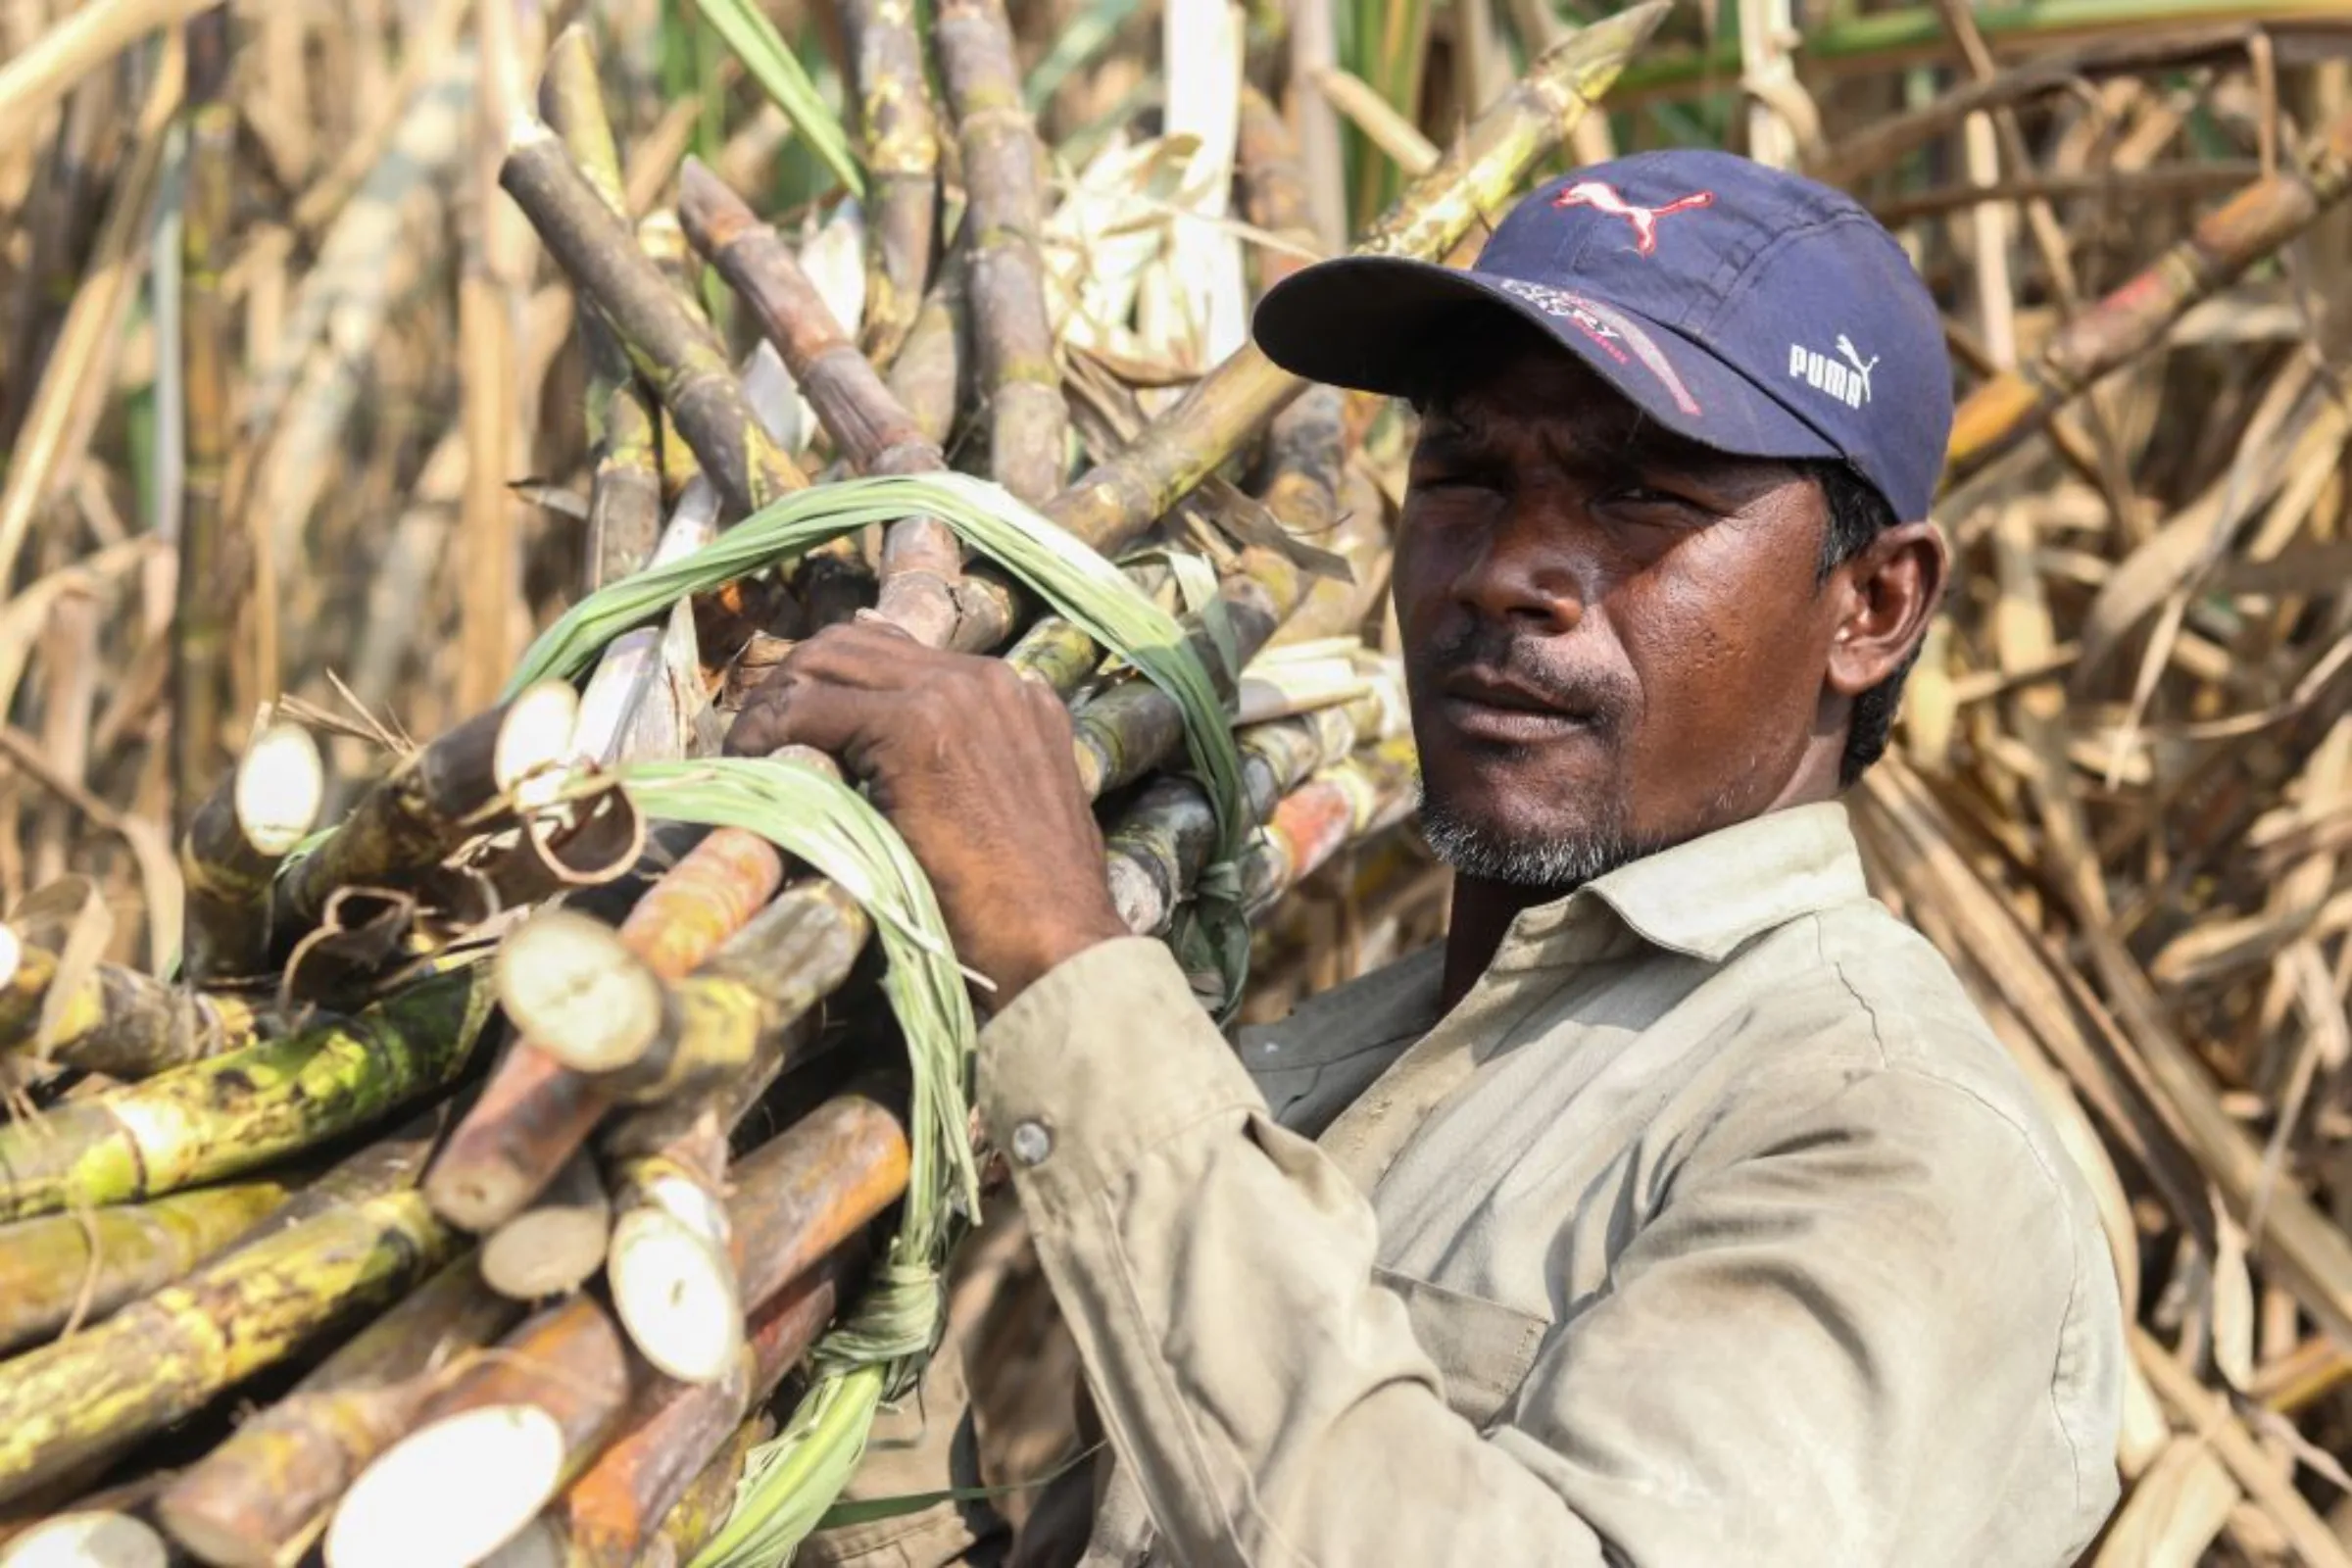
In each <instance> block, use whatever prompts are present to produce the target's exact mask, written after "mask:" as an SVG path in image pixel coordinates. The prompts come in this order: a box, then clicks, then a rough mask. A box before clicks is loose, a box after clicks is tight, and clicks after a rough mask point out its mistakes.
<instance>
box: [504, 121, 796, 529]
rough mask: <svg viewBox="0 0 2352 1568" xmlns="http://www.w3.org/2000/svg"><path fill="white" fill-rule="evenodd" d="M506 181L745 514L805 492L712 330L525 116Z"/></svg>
mask: <svg viewBox="0 0 2352 1568" xmlns="http://www.w3.org/2000/svg"><path fill="white" fill-rule="evenodd" d="M499 183H500V185H501V186H503V187H504V188H505V189H506V191H507V193H508V194H509V195H511V196H513V197H514V198H515V205H517V206H518V207H520V208H521V209H522V210H523V212H524V214H525V215H526V216H528V217H529V219H530V221H531V225H532V227H534V228H536V229H537V230H538V231H539V237H540V238H541V240H543V241H544V242H545V243H546V245H547V249H548V253H549V254H550V255H551V256H553V257H554V258H555V259H556V261H557V264H558V265H559V266H561V267H562V268H563V269H564V272H565V274H566V275H568V276H569V277H570V278H571V280H572V282H573V284H574V285H575V286H576V287H578V288H579V289H580V290H581V292H582V293H584V294H585V295H587V296H588V297H589V299H590V300H591V301H592V302H593V303H594V304H595V306H596V307H597V309H599V310H601V311H602V312H603V313H604V315H605V318H606V319H607V320H608V321H610V322H611V323H612V325H613V331H614V332H615V333H616V334H617V335H618V336H619V338H620V340H621V342H622V344H623V345H624V346H625V347H626V348H627V349H628V353H629V360H630V363H631V364H633V365H635V366H636V368H637V371H638V373H639V374H640V375H642V376H644V377H645V379H646V382H647V384H648V385H650V386H651V387H652V388H653V389H654V391H655V393H656V394H657V395H658V396H659V397H660V398H661V400H662V407H664V408H666V409H668V410H669V411H670V413H671V415H672V416H673V417H675V418H676V420H677V428H678V432H679V434H680V435H681V436H682V437H683V438H684V439H685V441H686V443H687V445H688V446H690V447H691V448H692V449H693V451H694V455H695V457H696V459H697V460H698V461H699V462H700V464H701V465H702V468H703V471H704V472H705V473H707V474H709V475H710V476H711V482H712V483H714V484H716V485H717V486H718V489H719V493H720V494H721V495H723V496H724V497H725V498H726V499H727V501H728V503H729V504H730V505H731V506H732V507H734V508H735V510H736V511H737V512H738V513H739V514H748V513H752V512H757V511H758V510H760V508H761V507H763V506H765V505H766V504H767V503H768V502H770V501H773V500H775V499H776V498H777V497H779V496H782V495H785V494H787V493H789V492H791V491H794V490H799V489H804V488H806V487H807V485H808V483H809V479H808V476H807V475H806V474H804V473H803V472H801V470H800V468H799V466H797V465H795V464H794V463H793V461H792V459H791V458H790V457H789V456H787V455H786V454H785V452H784V451H783V449H782V448H780V447H778V446H777V445H776V444H775V442H774V441H772V440H770V439H769V437H768V434H767V432H766V430H764V429H763V428H761V427H760V421H759V420H758V419H757V418H756V417H754V416H753V414H752V409H751V405H750V404H749V403H747V402H746V401H745V399H744V393H743V386H742V383H741V382H739V381H737V380H736V378H735V373H734V371H733V370H732V369H730V368H728V365H727V360H726V353H725V351H724V350H723V349H722V348H721V347H720V346H719V343H718V340H717V338H716V337H715V336H713V335H712V333H711V329H710V327H709V326H708V325H707V324H706V323H704V322H703V321H701V320H699V319H696V317H695V315H694V314H693V312H692V310H691V308H690V307H689V306H688V304H687V302H686V301H685V300H684V299H682V298H680V297H679V295H678V291H677V290H676V289H675V288H674V287H672V286H671V284H670V282H669V280H668V279H666V278H664V277H663V276H662V273H661V271H660V270H659V269H658V268H656V267H655V266H654V264H653V263H652V262H651V261H649V260H648V259H647V258H646V255H645V253H644V252H643V251H642V250H641V249H639V248H638V245H637V242H636V239H635V238H634V236H632V235H631V233H630V232H629V228H628V225H627V224H625V223H624V222H622V221H620V220H619V219H618V218H616V217H614V216H613V212H612V210H611V209H610V208H608V207H606V206H605V204H604V200H603V198H601V197H600V196H598V195H597V193H596V187H595V186H594V185H592V184H590V183H589V181H588V177H587V176H586V175H585V174H583V173H581V172H580V169H579V166H578V165H577V164H575V163H573V162H572V160H571V158H570V156H569V155H568V154H567V153H565V151H564V144H563V143H562V142H560V141H558V140H557V139H556V137H555V134H554V133H553V132H552V131H550V130H549V129H548V128H547V127H546V126H545V125H543V124H540V123H538V122H536V121H533V120H528V119H524V120H520V121H518V122H517V123H516V125H515V131H514V135H513V139H512V142H511V145H510V146H509V148H508V152H507V158H506V162H505V164H504V165H503V166H501V168H500V170H499Z"/></svg>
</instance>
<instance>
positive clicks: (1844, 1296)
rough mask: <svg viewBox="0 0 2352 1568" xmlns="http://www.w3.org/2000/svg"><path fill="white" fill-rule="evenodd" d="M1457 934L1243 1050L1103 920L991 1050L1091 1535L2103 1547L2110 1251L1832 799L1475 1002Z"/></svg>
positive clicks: (1341, 1543)
mask: <svg viewBox="0 0 2352 1568" xmlns="http://www.w3.org/2000/svg"><path fill="white" fill-rule="evenodd" d="M1439 957H1440V956H1439V955H1438V954H1436V953H1434V952H1433V953H1429V954H1424V955H1421V956H1417V957H1414V958H1410V959H1407V960H1405V961H1403V962H1401V963H1398V964H1397V965H1394V966H1392V967H1390V968H1388V969H1386V970H1383V971H1381V972H1380V973H1377V974H1375V975H1372V976H1368V977H1366V978H1365V979H1363V980H1361V981H1358V982H1356V983H1354V984H1352V985H1349V986H1348V987H1345V988H1343V989H1341V990H1339V991H1336V992H1333V993H1331V994H1330V995H1328V996H1325V997H1322V998H1318V999H1316V1000H1315V1001H1313V1002H1311V1003H1309V1004H1308V1005H1305V1006H1303V1007H1301V1008H1300V1009H1299V1011H1298V1012H1297V1013H1295V1014H1294V1015H1293V1016H1292V1017H1291V1018H1290V1019H1288V1020H1286V1021H1285V1022H1284V1023H1282V1024H1279V1025H1276V1026H1274V1027H1272V1028H1270V1029H1265V1030H1258V1031H1246V1032H1245V1033H1244V1035H1243V1038H1242V1039H1241V1041H1240V1042H1239V1047H1238V1050H1237V1049H1236V1048H1235V1047H1233V1046H1229V1045H1228V1044H1227V1042H1226V1041H1225V1040H1224V1039H1223V1038H1222V1036H1220V1034H1219V1033H1218V1031H1217V1030H1216V1028H1215V1027H1214V1026H1213V1024H1212V1023H1211V1021H1210V1020H1209V1019H1208V1017H1207V1016H1206V1015H1205V1014H1203V1013H1202V1012H1201V1010H1200V1008H1199V1007H1198V1006H1197V1005H1195V1003H1194V1001H1193V999H1192V996H1191V994H1190V993H1189V991H1188V990H1187V988H1186V985H1185V982H1184V978H1183V976H1182V975H1181V973H1180V972H1179V971H1178V969H1177V968H1176V966H1175V964H1174V962H1173V960H1172V959H1171V958H1170V957H1169V956H1168V955H1167V953H1166V951H1165V949H1164V948H1162V947H1161V946H1160V945H1159V944H1157V943H1154V942H1150V941H1144V940H1131V941H1125V942H1114V943H1109V944H1106V945H1103V946H1102V947H1099V948H1096V949H1093V950H1090V951H1089V952H1086V953H1084V954H1081V955H1080V956H1077V957H1074V958H1072V959H1070V960H1069V961H1068V962H1066V963H1064V964H1062V965H1061V966H1060V967H1058V968H1056V969H1055V970H1054V972H1053V973H1051V974H1049V975H1047V976H1046V977H1045V978H1044V979H1043V980H1041V981H1040V982H1038V983H1037V984H1036V985H1035V986H1033V987H1032V988H1031V989H1030V990H1029V991H1028V992H1026V993H1024V994H1023V995H1022V996H1021V997H1019V998H1018V999H1016V1000H1015V1001H1014V1003H1013V1004H1012V1005H1010V1006H1009V1007H1008V1008H1007V1009H1006V1010H1005V1013H1004V1014H1003V1015H1001V1016H1000V1017H998V1018H997V1019H996V1020H994V1021H993V1022H992V1023H991V1024H990V1025H989V1027H988V1028H987V1030H986V1031H985V1033H984V1036H983V1039H982V1042H981V1058H980V1059H981V1110H982V1114H983V1116H984V1118H985V1120H986V1123H987V1127H988V1131H989V1132H990V1134H991V1136H992V1137H993V1140H994V1142H995V1143H996V1144H997V1146H998V1147H1000V1148H1003V1149H1006V1150H1009V1151H1012V1152H1013V1153H1014V1160H1015V1181H1016V1184H1017V1186H1018V1189H1019V1196H1020V1199H1021V1202H1022V1205H1023V1208H1024V1210H1025V1212H1026V1214H1027V1216H1028V1219H1029V1222H1030V1224H1031V1226H1032V1228H1033V1230H1034V1234H1035V1240H1036V1244H1037V1247H1038V1250H1039V1253H1040V1256H1041V1258H1042V1260H1043V1262H1044V1265H1045V1268H1046V1270H1047V1273H1048V1276H1049V1278H1050V1279H1051V1281H1052V1284H1053V1286H1054V1295H1055V1298H1056V1299H1057V1300H1058V1302H1059V1304H1060V1307H1061V1310H1062V1312H1063V1315H1064V1317H1065V1319H1066V1320H1067V1322H1068V1324H1069V1327H1070V1329H1071V1331H1072V1333H1073V1334H1074V1336H1075V1338H1076V1341H1077V1344H1078V1347H1079V1349H1080V1353H1081V1355H1082V1356H1083V1358H1084V1362H1085V1366H1086V1371H1087V1381H1088V1384H1089V1387H1090V1389H1091V1391H1092V1394H1093V1397H1094V1400H1095V1403H1096V1406H1097V1408H1098V1410H1099V1412H1100V1414H1101V1417H1102V1422H1103V1429H1104V1431H1105V1432H1106V1433H1107V1434H1108V1435H1109V1438H1110V1441H1111V1444H1112V1446H1113V1448H1114V1449H1115V1452H1116V1454H1117V1460H1118V1474H1117V1476H1116V1478H1115V1479H1114V1481H1113V1484H1112V1486H1111V1489H1110V1492H1109V1494H1108V1495H1107V1496H1106V1498H1105V1502H1104V1506H1103V1510H1102V1512H1101V1515H1100V1517H1099V1519H1098V1523H1097V1528H1096V1534H1095V1544H1094V1546H1093V1548H1092V1550H1091V1551H1090V1553H1089V1558H1088V1560H1089V1562H1091V1563H1104V1564H1107V1563H1121V1564H1127V1563H1137V1562H1144V1561H1151V1562H1162V1561H1168V1562H1181V1563H1196V1564H1209V1563H1220V1564H1222V1563H1231V1564H1243V1563H1248V1564H1261V1563H1262V1564H1320V1565H1343V1564H1388V1563H1412V1564H1416V1565H1434V1564H1451V1563H1458V1564H1465V1565H1470V1564H1475V1565H1479V1568H1495V1565H1512V1568H1520V1565H1527V1568H1533V1565H1538V1564H1603V1563H1608V1564H1637V1565H1642V1568H1667V1565H1681V1564H1735V1563H1736V1564H1743V1565H1753V1568H1772V1565H1780V1564H1789V1565H1794V1564H1805V1565H1807V1568H1822V1565H1849V1564H1850V1565H1855V1568H1865V1565H1880V1564H1902V1565H1905V1568H1931V1565H1937V1564H1950V1565H1954V1568H1989V1565H1998V1568H2044V1565H2050V1568H2056V1565H2063V1564H2066V1563H2069V1562H2071V1561H2072V1560H2073V1558H2074V1557H2075V1555H2076V1554H2077V1553H2078V1551H2079V1550H2080V1549H2081V1548H2082V1546H2083V1545H2084V1544H2086V1543H2087V1542H2088V1541H2089V1540H2090V1539H2091V1538H2092V1536H2093V1535H2094V1534H2095V1533H2096V1531H2097V1529H2098V1528H2099V1526H2100V1524H2101V1522H2102V1521H2103V1520H2104V1519H2105V1518H2106V1516H2107V1513H2108V1511H2109V1509H2110V1508H2111V1507H2112V1506H2113V1504H2114V1502H2115V1499H2116V1495H2117V1479H2116V1473H2115V1468H2114V1460H2113V1454H2114V1441H2115V1432H2116V1425H2117V1420H2118V1415H2119V1405H2120V1399H2121V1385H2120V1379H2121V1366H2122V1336H2123V1324H2122V1319H2121V1314H2120V1310H2119V1306H2118V1301H2117V1294H2116V1284H2115V1277H2114V1273H2113V1269H2112V1266H2111V1264H2110V1262H2109V1255H2108V1251H2107V1249H2106V1247H2105V1245H2104V1243H2103V1241H2102V1239H2101V1237H2100V1234H2099V1230H2098V1226H2097V1221H2096V1219H2095V1217H2094V1213H2093V1209H2092V1203H2091V1200H2090V1198H2089V1196H2088V1193H2087V1190H2086V1189H2085V1188H2084V1186H2083V1184H2082V1182H2081V1180H2080V1179H2079V1177H2078V1176H2077V1174H2076V1171H2075V1169H2074V1167H2073V1166H2072V1164H2071V1163H2070V1162H2069V1160H2068V1157H2067V1155H2066V1154H2065V1153H2064V1152H2063V1151H2062V1150H2061V1148H2060V1145H2059V1141H2058V1139H2057V1136H2056V1135H2055V1133H2054V1132H2053V1131H2052V1130H2051V1128H2050V1127H2049V1125H2048V1123H2047V1122H2046V1121H2045V1119H2044V1117H2043V1116H2042V1114H2041V1112H2040V1110H2039V1109H2038V1107H2037V1106H2036V1104H2035V1103H2034V1099H2033V1095H2032V1092H2031V1090H2030V1089H2029V1087H2028V1085H2027V1083H2026V1080H2025V1079H2024V1077H2023V1076H2022V1075H2021V1074H2020V1073H2019V1071H2018V1070H2017V1069H2016V1067H2015V1066H2014V1065H2013V1064H2012V1062H2011V1061H2010V1059H2009V1058H2008V1056H2007V1055H2006V1054H2004V1052H2003V1051H2002V1049H2001V1048H2000V1046H1999V1045H1998V1044H1996V1043H1995V1042H1994V1040H1993V1039H1992V1037H1991V1036H1990V1034H1989V1033H1988V1031H1987V1030H1986V1028H1985V1024H1984V1023H1983V1021H1982V1020H1981V1018H1980V1017H1979V1015H1978V1014H1977V1013H1976V1011H1975V1010H1974V1008H1973V1007H1972V1006H1971V1005H1970V1004H1969V1003H1968V1001H1967V999H1966V998H1965V996H1964V995H1963V994H1962V992H1961V989H1960V986H1959V984H1958V982H1957V981H1956V980H1955V979H1954V977H1953V975H1952V973H1951V971H1950V970H1949V968H1948V967H1947V966H1946V965H1945V964H1944V962H1943V961H1942V959H1941V957H1940V956H1938V955H1937V954H1936V952H1935V951H1934V950H1933V949H1932V948H1931V947H1930V946H1929V945H1928V944H1927V943H1926V942H1925V941H1924V940H1923V939H1921V938H1920V937H1919V936H1918V935H1917V934H1916V933H1915V932H1913V931H1912V930H1911V929H1910V928H1909V927H1907V926H1905V925H1903V924H1902V923H1900V922H1899V921H1897V920H1896V919H1895V918H1894V917H1893V916H1892V915H1891V914H1890V913H1889V912H1888V911H1887V909H1886V908H1885V907H1882V906H1881V905H1879V904H1878V903H1877V902H1876V901H1874V900H1873V899H1872V898H1871V897H1870V896H1869V894H1868V892H1867V890H1866V888H1865V886H1864V883H1863V878H1862V871H1861V865H1860V861H1859V858H1858V856H1857V854H1856V851H1855V848H1854V844H1853V840H1852V836H1851V833H1850V831H1849V829H1848V827H1847V823H1846V819H1845V814H1844V810H1843V808H1842V807H1839V806H1836V805H1827V806H1814V807H1806V808H1800V809H1792V810H1788V811H1783V812H1778V813H1774V814H1772V815H1769V816H1766V817H1762V818H1759V819H1757V820H1754V821H1751V822H1748V823H1744V824H1742V825H1740V826H1738V827H1734V828H1730V829H1727V830H1725V831H1723V832H1720V833H1717V834H1714V835H1711V836H1709V837H1707V838H1704V839H1700V840H1697V841H1694V842H1692V843H1690V844H1686V845H1683V846H1681V847H1679V848H1677V849H1674V850H1671V851H1668V852H1665V853H1663V854H1660V855H1657V856H1653V857H1651V858H1647V859H1644V860H1642V861H1640V862H1637V863H1635V864H1633V865H1629V866H1627V867H1625V868H1623V869H1621V870H1619V871H1617V872H1614V873H1612V874H1611V875H1609V876H1607V877H1604V878H1601V879H1600V880H1598V881H1596V882H1594V883H1593V884H1591V885H1590V886H1588V887H1587V888H1585V889H1584V890H1582V891H1581V892H1579V893H1577V894H1575V895H1573V896H1571V897H1569V898H1566V899H1563V900H1560V901H1558V902H1555V903H1552V904H1548V905H1545V906H1543V907H1536V908H1531V909H1529V910H1526V911H1525V912H1523V913H1522V914H1521V915H1520V916H1519V917H1518V919H1517V920H1516V921H1515V922H1514V924H1513V925H1512V927H1511V930H1510V933H1509V935H1508V937H1507V938H1506V940H1505V941H1504V943H1503V945H1502V947H1501V949H1500V951H1499V952H1498V953H1497V954H1496V955H1495V961H1494V962H1493V964H1492V965H1491V966H1490V967H1489V969H1488V971H1487V972H1486V974H1485V975H1484V976H1483V977H1482V978H1481V979H1480V980H1479V982H1478V984H1477V985H1476V987H1475V988H1474V989H1473V990H1472V991H1471V993H1470V994H1469V995H1468V996H1467V997H1466V998H1464V999H1463V1000H1462V1002H1461V1003H1460V1004H1459V1005H1456V1006H1455V1007H1453V1008H1452V1009H1451V1010H1450V1011H1449V1012H1446V1014H1445V1016H1443V1017H1440V1016H1438V1012H1439V1009H1438V1005H1437V996H1438V985H1439ZM1310 1137H1313V1138H1316V1139H1317V1140H1318V1141H1317V1142H1309V1141H1308V1139H1309V1138H1310ZM936 1413H937V1412H934V1414H935V1416H936Z"/></svg>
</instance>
